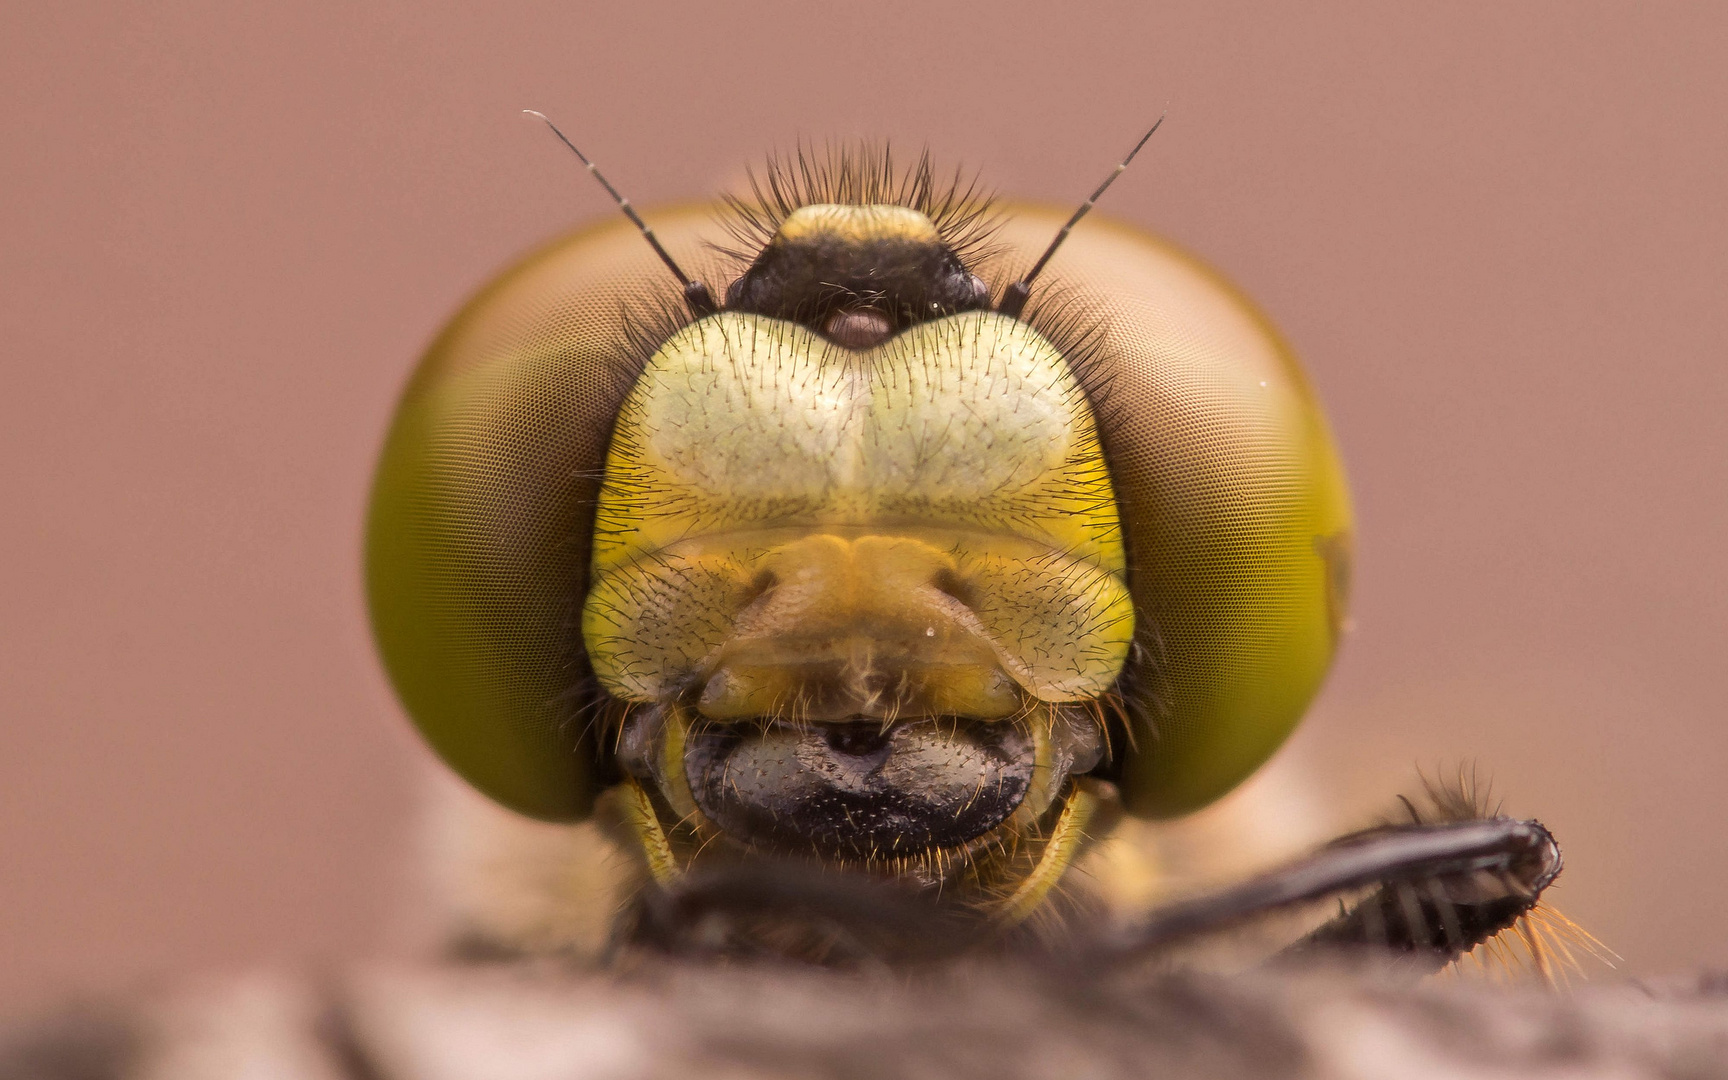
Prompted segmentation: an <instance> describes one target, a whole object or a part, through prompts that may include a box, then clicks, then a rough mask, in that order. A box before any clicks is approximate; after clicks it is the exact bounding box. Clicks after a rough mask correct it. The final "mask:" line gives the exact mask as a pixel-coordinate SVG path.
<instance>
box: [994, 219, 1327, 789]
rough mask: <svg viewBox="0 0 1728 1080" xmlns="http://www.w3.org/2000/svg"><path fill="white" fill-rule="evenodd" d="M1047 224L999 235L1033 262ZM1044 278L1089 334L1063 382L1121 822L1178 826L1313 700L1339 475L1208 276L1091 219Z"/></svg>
mask: <svg viewBox="0 0 1728 1080" xmlns="http://www.w3.org/2000/svg"><path fill="white" fill-rule="evenodd" d="M1053 223H1059V218H1058V216H1057V215H1052V214H1047V213H1022V214H1017V215H1015V217H1014V218H1013V219H1012V220H1011V221H1010V222H1009V223H1008V224H1007V225H1006V226H1005V227H1004V229H1003V233H1002V239H1003V240H1004V241H1005V242H1008V243H1013V244H1015V245H1016V246H1018V245H1022V244H1024V245H1026V246H1027V247H1028V248H1029V249H1031V250H1036V245H1037V243H1038V241H1039V238H1040V237H1043V236H1048V235H1049V233H1048V230H1050V229H1051V228H1052V225H1053ZM1050 273H1051V275H1052V276H1054V277H1056V278H1058V279H1059V281H1060V286H1061V289H1060V294H1059V295H1062V296H1064V297H1065V298H1066V299H1065V300H1064V301H1062V303H1063V305H1064V306H1063V310H1062V314H1061V316H1060V318H1061V319H1062V320H1066V321H1067V322H1069V323H1071V324H1074V323H1077V324H1080V325H1084V326H1088V327H1090V328H1091V330H1092V337H1090V338H1089V339H1088V340H1087V341H1086V343H1085V345H1084V347H1083V348H1082V349H1080V350H1077V368H1078V370H1079V371H1080V372H1081V375H1082V381H1083V383H1084V384H1085V385H1086V386H1087V388H1088V392H1089V394H1090V395H1091V396H1092V398H1093V402H1094V407H1095V409H1096V411H1097V415H1098V418H1099V420H1098V426H1099V434H1100V438H1101V440H1102V442H1103V447H1104V456H1105V458H1106V460H1107V461H1108V462H1109V464H1110V471H1111V479H1112V482H1113V483H1114V485H1115V490H1116V498H1117V504H1118V507H1119V510H1120V513H1121V523H1122V532H1123V539H1124V544H1125V547H1126V551H1127V560H1126V561H1127V575H1128V576H1127V580H1128V586H1129V590H1130V592H1131V594H1132V596H1133V599H1134V611H1135V622H1136V626H1135V647H1134V649H1133V650H1132V652H1131V653H1130V656H1129V660H1128V663H1127V665H1126V666H1125V668H1124V671H1123V674H1122V678H1121V680H1120V682H1119V684H1118V687H1117V699H1118V700H1119V701H1120V703H1121V705H1122V706H1123V710H1122V711H1123V713H1124V714H1125V716H1126V723H1128V724H1129V725H1131V727H1132V729H1133V731H1132V735H1133V737H1132V738H1131V739H1127V740H1121V741H1125V742H1126V743H1127V745H1128V747H1129V749H1128V750H1127V752H1126V753H1123V754H1119V756H1118V757H1117V759H1116V761H1115V763H1114V765H1113V772H1114V779H1116V780H1117V782H1118V783H1119V785H1120V787H1121V790H1122V795H1123V799H1124V801H1125V803H1126V805H1127V807H1128V808H1129V809H1130V810H1131V811H1132V812H1134V813H1137V814H1141V815H1145V816H1154V817H1162V816H1170V815H1175V814H1181V813H1185V812H1187V811H1189V810H1192V809H1195V808H1197V807H1199V806H1202V805H1204V804H1206V803H1207V802H1210V801H1211V800H1213V799H1215V798H1217V797H1218V796H1219V795H1222V794H1223V793H1224V792H1226V791H1228V790H1230V789H1231V788H1232V787H1234V786H1235V785H1236V784H1238V783H1240V782H1241V781H1242V780H1243V779H1245V778H1246V777H1247V776H1248V775H1249V774H1250V773H1251V772H1253V771H1254V770H1255V769H1256V768H1258V767H1259V765H1260V764H1261V763H1262V762H1264V761H1265V760H1266V758H1267V757H1269V756H1270V755H1271V754H1272V752H1273V751H1274V750H1275V749H1277V747H1278V746H1279V745H1281V744H1282V743H1283V741H1284V740H1285V738H1287V737H1288V735H1289V733H1290V731H1291V730H1292V728H1293V727H1294V726H1295V724H1296V722H1297V721H1298V720H1299V719H1300V718H1301V716H1302V714H1303V712H1304V711H1305V710H1306V708H1307V706H1308V703H1309V701H1310V700H1311V699H1312V697H1313V695H1314V694H1315V692H1316V691H1317V690H1318V688H1319V685H1320V682H1321V680H1322V678H1323V676H1324V674H1325V672H1326V670H1327V668H1328V666H1329V665H1330V662H1331V659H1332V656H1333V653H1334V650H1335V649H1336V646H1337V644H1338V639H1339V635H1340V632H1341V630H1342V628H1343V626H1344V623H1345V618H1346V610H1347V602H1348V586H1349V567H1350V550H1351V546H1350V540H1351V527H1352V526H1351V514H1350V503H1349V496H1348V492H1347V490H1346V487H1345V481H1344V475H1343V471H1342V468H1341V466H1340V464H1339V460H1338V456H1337V453H1336V450H1335V448H1334V446H1333V441H1332V436H1331V433H1330V431H1329V430H1328V426H1327V423H1326V418H1325V416H1324V414H1323V413H1322V411H1321V409H1320V405H1319V402H1318V401H1317V400H1316V398H1315V397H1314V394H1313V392H1312V391H1311V389H1310V388H1309V386H1308V382H1307V379H1306V377H1305V376H1304V375H1303V372H1302V370H1301V368H1300V366H1299V365H1298V363H1297V361H1296V358H1295V356H1294V355H1293V354H1292V352H1291V351H1290V348H1289V346H1288V345H1287V344H1286V343H1285V342H1284V340H1283V339H1282V338H1281V337H1280V336H1279V335H1278V334H1277V332H1276V331H1275V330H1274V329H1273V328H1272V326H1271V324H1270V323H1269V322H1268V320H1267V319H1266V318H1265V316H1264V315H1262V314H1261V313H1260V312H1259V311H1257V310H1256V309H1255V308H1254V307H1253V306H1252V305H1251V304H1250V303H1249V302H1248V301H1247V300H1246V299H1245V298H1244V297H1243V296H1242V294H1241V293H1240V292H1238V291H1237V290H1236V289H1234V288H1233V287H1231V286H1230V285H1229V284H1228V283H1226V282H1224V281H1223V280H1221V279H1220V278H1219V277H1218V276H1217V275H1216V274H1215V273H1214V272H1212V271H1211V270H1210V269H1208V268H1207V267H1204V266H1202V265H1200V264H1199V263H1197V262H1195V261H1194V260H1193V259H1192V258H1190V257H1189V256H1187V255H1186V254H1185V253H1182V252H1180V251H1178V250H1176V249H1174V248H1172V247H1170V246H1168V245H1166V244H1164V243H1163V242H1161V241H1159V240H1157V239H1155V238H1153V237H1151V236H1148V235H1146V234H1144V233H1141V232H1139V231H1137V230H1135V229H1132V228H1129V227H1127V226H1124V225H1121V224H1117V223H1113V222H1110V221H1108V220H1107V219H1105V220H1100V219H1097V218H1094V219H1091V220H1089V221H1088V223H1087V224H1086V226H1085V227H1083V228H1080V229H1076V230H1075V232H1074V233H1073V235H1072V236H1071V237H1070V238H1069V239H1068V242H1067V245H1066V246H1065V247H1064V248H1063V249H1062V250H1061V251H1060V252H1059V253H1058V254H1057V255H1056V257H1055V258H1054V259H1053V260H1052V262H1051V266H1050ZM1036 304H1037V301H1036V298H1035V300H1034V307H1033V308H1032V309H1031V310H1029V312H1028V316H1029V317H1030V318H1031V319H1032V320H1033V322H1034V325H1037V323H1038V321H1039V317H1038V312H1037V310H1036Z"/></svg>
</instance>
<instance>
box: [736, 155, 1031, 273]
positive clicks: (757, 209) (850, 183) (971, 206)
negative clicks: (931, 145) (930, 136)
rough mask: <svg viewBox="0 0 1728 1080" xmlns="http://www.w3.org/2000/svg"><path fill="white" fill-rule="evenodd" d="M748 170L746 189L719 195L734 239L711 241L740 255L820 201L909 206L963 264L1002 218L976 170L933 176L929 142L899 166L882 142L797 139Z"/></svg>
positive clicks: (987, 250)
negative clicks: (727, 243) (791, 148)
mask: <svg viewBox="0 0 1728 1080" xmlns="http://www.w3.org/2000/svg"><path fill="white" fill-rule="evenodd" d="M747 175H748V176H749V182H750V194H749V195H748V196H747V197H746V196H739V195H726V196H723V197H722V201H723V202H724V203H725V205H726V208H727V211H728V213H727V214H726V215H725V216H724V218H723V224H724V225H725V227H726V229H727V231H728V232H730V233H731V234H732V240H733V245H734V246H732V247H723V246H717V250H718V251H720V252H721V253H722V254H724V255H727V256H730V257H731V258H735V259H738V260H740V261H741V262H745V263H748V262H752V261H754V260H755V258H756V256H757V255H758V254H759V253H760V252H761V250H762V249H763V248H764V247H766V246H767V245H768V242H769V241H770V240H772V239H773V238H774V234H775V233H776V232H777V231H778V230H779V228H780V226H781V225H782V224H783V223H784V222H785V220H786V218H787V217H789V216H790V215H791V214H792V212H793V211H794V210H797V209H799V208H800V207H804V206H812V205H815V204H819V203H838V204H842V205H851V206H868V205H872V204H887V205H892V206H904V207H907V208H909V209H912V210H916V211H918V212H919V213H921V214H923V215H924V216H925V217H927V218H929V219H930V221H931V224H933V225H935V226H936V231H937V232H938V233H939V234H940V235H941V237H942V242H943V243H944V244H946V245H947V246H948V248H949V249H950V250H951V251H953V252H954V254H955V255H956V256H958V257H959V259H960V261H961V262H963V263H965V264H967V265H968V266H971V265H973V264H974V263H975V262H979V261H983V260H985V259H987V258H988V257H989V256H990V254H992V250H991V246H990V238H991V236H992V235H993V234H994V233H995V232H996V229H997V227H998V226H999V225H1000V224H1001V221H1002V219H1001V215H1000V214H999V213H998V212H997V211H996V209H995V202H996V197H995V194H994V193H993V192H991V191H989V190H987V189H985V188H983V187H981V186H980V184H979V181H978V177H977V175H976V174H975V173H974V174H969V173H967V172H966V171H965V170H964V169H962V168H958V167H957V168H956V169H955V170H954V172H953V174H952V175H948V176H938V175H937V173H936V170H935V167H934V166H933V165H932V164H931V161H930V152H929V151H928V150H926V151H923V152H922V153H920V154H919V155H918V158H917V160H916V161H915V162H913V163H912V164H911V165H910V166H901V165H899V164H898V163H897V162H896V161H895V159H894V155H893V152H892V150H891V149H890V148H889V146H888V144H887V143H870V142H859V143H842V144H830V145H827V146H824V147H821V148H817V147H815V146H813V145H810V144H806V143H800V144H799V145H798V147H797V149H796V150H794V151H792V152H790V153H776V154H771V155H769V157H768V160H767V162H766V164H765V166H764V168H763V170H762V171H761V172H760V173H758V172H757V171H756V170H754V169H751V170H750V171H749V173H748V174H747Z"/></svg>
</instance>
